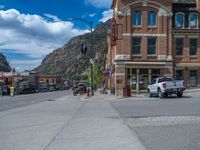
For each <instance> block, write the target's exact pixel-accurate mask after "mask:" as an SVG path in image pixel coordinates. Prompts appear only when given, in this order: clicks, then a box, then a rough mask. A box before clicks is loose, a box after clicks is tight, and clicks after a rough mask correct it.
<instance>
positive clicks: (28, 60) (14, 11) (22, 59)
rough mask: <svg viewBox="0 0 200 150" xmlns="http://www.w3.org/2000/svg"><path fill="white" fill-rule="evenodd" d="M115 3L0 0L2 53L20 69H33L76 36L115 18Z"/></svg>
mask: <svg viewBox="0 0 200 150" xmlns="http://www.w3.org/2000/svg"><path fill="white" fill-rule="evenodd" d="M111 3H112V0H73V1H70V2H69V0H68V1H67V0H0V35H1V36H0V52H3V54H4V55H6V57H7V59H8V60H9V62H10V64H11V66H12V67H15V68H16V69H17V70H24V69H33V68H34V67H36V66H38V65H39V64H40V63H41V61H42V59H43V58H44V57H45V56H46V55H47V54H48V53H50V52H52V51H53V50H55V49H57V48H59V47H62V46H63V45H64V44H65V43H67V41H68V40H69V39H71V38H72V37H73V36H77V35H80V34H83V33H86V32H88V29H89V28H88V27H87V25H86V24H84V23H83V22H70V21H67V18H80V17H82V18H83V19H86V20H91V19H92V20H93V22H94V26H95V25H97V24H98V23H99V22H101V21H102V22H104V21H106V20H107V19H109V18H110V17H111V16H112V10H111V9H110V7H111Z"/></svg>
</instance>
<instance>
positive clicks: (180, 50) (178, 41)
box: [176, 38, 183, 55]
mask: <svg viewBox="0 0 200 150" xmlns="http://www.w3.org/2000/svg"><path fill="white" fill-rule="evenodd" d="M176 55H183V38H177V39H176Z"/></svg>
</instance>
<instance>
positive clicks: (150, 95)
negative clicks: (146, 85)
mask: <svg viewBox="0 0 200 150" xmlns="http://www.w3.org/2000/svg"><path fill="white" fill-rule="evenodd" d="M148 97H152V94H151V91H150V90H149V89H148Z"/></svg>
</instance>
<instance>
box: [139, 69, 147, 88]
mask: <svg viewBox="0 0 200 150" xmlns="http://www.w3.org/2000/svg"><path fill="white" fill-rule="evenodd" d="M139 77H140V78H139V83H140V84H139V88H140V90H146V89H147V87H148V85H149V69H140V76H139Z"/></svg>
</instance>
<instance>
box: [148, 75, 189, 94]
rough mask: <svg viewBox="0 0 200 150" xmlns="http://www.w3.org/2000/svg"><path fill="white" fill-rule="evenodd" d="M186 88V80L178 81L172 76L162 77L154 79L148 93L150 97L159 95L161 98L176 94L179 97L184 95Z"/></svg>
mask: <svg viewBox="0 0 200 150" xmlns="http://www.w3.org/2000/svg"><path fill="white" fill-rule="evenodd" d="M184 90H185V87H184V81H181V80H180V81H178V80H177V81H176V80H173V78H171V77H160V78H156V79H154V80H153V83H152V84H151V85H149V86H148V95H149V97H152V96H154V95H158V96H159V97H160V98H163V97H167V96H168V95H172V94H176V95H177V97H182V96H183V91H184Z"/></svg>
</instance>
